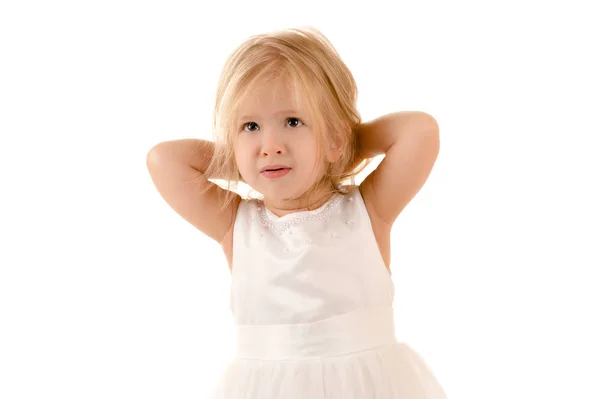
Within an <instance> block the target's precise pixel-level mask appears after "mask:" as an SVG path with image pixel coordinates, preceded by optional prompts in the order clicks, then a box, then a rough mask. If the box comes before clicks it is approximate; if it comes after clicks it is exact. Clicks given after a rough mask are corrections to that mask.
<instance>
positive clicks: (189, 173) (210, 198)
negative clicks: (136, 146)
mask: <svg viewBox="0 0 600 399" xmlns="http://www.w3.org/2000/svg"><path fill="white" fill-rule="evenodd" d="M146 163H147V166H148V171H149V172H150V176H151V177H152V181H153V182H154V185H155V187H156V189H157V190H158V192H159V193H160V195H161V196H162V198H163V199H164V200H165V201H166V202H167V203H168V204H169V206H171V208H173V210H175V211H176V212H177V213H178V214H179V215H180V216H181V217H183V218H184V219H185V220H186V221H188V222H189V223H190V224H192V225H193V226H194V227H196V228H197V229H198V230H200V231H202V232H203V233H204V234H206V235H207V236H209V237H211V238H212V239H214V240H215V241H217V242H218V243H222V242H223V239H224V238H225V235H226V234H227V233H228V232H229V230H230V229H231V227H232V225H233V223H234V221H235V214H236V211H237V207H238V204H239V202H240V199H241V197H240V196H238V195H236V196H235V199H234V201H233V202H232V203H231V204H230V205H229V206H228V207H227V208H225V209H224V210H221V209H220V207H221V201H220V195H219V192H223V191H225V190H224V189H222V188H221V187H219V186H218V185H216V184H214V183H212V182H210V181H209V180H208V179H207V178H206V177H205V176H204V175H203V174H202V173H201V172H200V171H198V170H197V169H194V168H193V167H191V166H190V165H187V164H185V163H183V162H172V161H169V160H167V159H162V158H161V156H160V154H159V153H150V154H148V158H147V162H146Z"/></svg>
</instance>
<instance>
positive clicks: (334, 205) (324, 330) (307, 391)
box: [213, 186, 446, 399]
mask: <svg viewBox="0 0 600 399" xmlns="http://www.w3.org/2000/svg"><path fill="white" fill-rule="evenodd" d="M393 299H394V284H393V282H392V279H391V276H390V274H389V272H388V270H387V268H386V267H385V263H384V261H383V259H382V257H381V253H380V252H379V249H378V246H377V242H376V240H375V236H374V234H373V230H372V228H371V222H370V219H369V215H368V213H367V210H366V207H365V203H364V201H363V199H362V197H361V194H360V191H359V190H358V187H356V186H348V187H346V194H343V195H342V194H335V195H334V196H333V197H332V198H331V199H330V200H329V201H328V202H327V203H326V204H324V205H323V206H321V207H320V208H319V209H316V210H313V211H303V212H297V213H293V214H289V215H285V216H283V217H277V216H276V215H274V214H273V213H272V212H270V211H269V210H268V209H267V208H265V207H264V205H263V204H262V202H261V201H258V200H243V201H242V202H241V203H240V206H239V209H238V213H237V216H236V220H235V225H234V232H233V262H232V283H231V302H230V305H231V311H232V313H233V316H234V320H235V323H236V325H237V327H236V328H237V332H236V333H237V350H236V356H235V358H234V359H233V360H232V361H231V363H230V364H229V365H228V366H227V368H226V369H225V371H224V372H223V374H222V376H221V379H220V381H219V383H218V385H217V387H216V390H215V392H214V396H213V397H214V398H216V399H245V398H248V399H250V398H251V399H275V398H277V399H283V398H285V399H300V398H302V399H325V398H328V399H352V398H357V399H358V398H360V399H366V398H369V399H371V398H373V399H425V398H427V399H430V398H435V399H440V398H445V397H446V396H445V394H444V391H443V389H442V387H441V386H440V384H439V383H438V381H437V380H436V378H435V376H434V375H433V373H432V371H431V369H430V368H429V367H428V365H427V364H426V363H425V361H424V360H423V359H422V358H421V357H420V355H418V354H417V353H416V352H415V351H414V350H413V349H411V348H410V347H409V346H408V345H407V344H405V343H402V342H399V341H397V339H396V337H395V330H394V314H393V307H392V303H393Z"/></svg>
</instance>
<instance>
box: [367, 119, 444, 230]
mask: <svg viewBox="0 0 600 399" xmlns="http://www.w3.org/2000/svg"><path fill="white" fill-rule="evenodd" d="M430 118H431V119H430V120H428V121H426V122H425V123H423V122H421V123H420V124H416V125H415V126H414V128H412V129H411V128H410V127H407V129H406V130H404V131H403V132H402V133H401V134H399V135H398V138H397V140H396V142H394V144H393V145H392V146H391V147H390V148H389V150H388V151H387V152H386V153H385V157H384V159H383V161H382V162H381V163H380V164H379V166H378V167H377V168H376V169H375V170H374V171H373V172H372V173H371V174H370V175H369V176H368V177H367V178H366V179H365V180H364V181H363V182H362V184H361V187H360V188H361V192H362V194H363V197H364V198H365V204H366V205H367V207H368V208H369V209H370V211H371V212H370V213H372V214H374V216H376V217H377V219H379V221H381V222H383V223H384V224H385V225H387V226H389V227H390V228H391V225H392V224H393V223H394V221H395V220H396V218H397V217H398V215H400V212H402V210H403V209H404V208H405V207H406V206H407V205H408V203H409V202H410V201H411V200H412V199H413V198H414V197H415V196H416V195H417V193H418V192H419V191H420V190H421V188H422V187H423V185H424V184H425V182H426V181H427V178H428V177H429V175H430V173H431V170H432V169H433V165H434V163H435V161H436V159H437V156H438V153H439V147H440V142H439V127H438V125H437V122H436V121H435V119H433V117H430Z"/></svg>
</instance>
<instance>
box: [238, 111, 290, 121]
mask: <svg viewBox="0 0 600 399" xmlns="http://www.w3.org/2000/svg"><path fill="white" fill-rule="evenodd" d="M281 114H288V115H290V114H292V115H298V114H299V112H298V111H296V110H293V109H286V110H284V111H279V112H275V114H274V115H281ZM254 118H255V115H245V116H241V117H240V119H254Z"/></svg>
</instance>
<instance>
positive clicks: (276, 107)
mask: <svg viewBox="0 0 600 399" xmlns="http://www.w3.org/2000/svg"><path fill="white" fill-rule="evenodd" d="M306 104H307V101H306V99H304V98H303V96H302V95H301V93H300V91H299V90H295V89H294V88H293V87H292V86H291V85H289V84H287V85H286V84H281V83H278V84H267V85H264V86H260V85H256V87H253V88H250V89H249V90H247V91H246V93H245V95H244V96H243V98H242V99H241V101H240V103H239V108H238V112H237V113H238V115H240V118H243V117H245V116H258V115H257V114H264V113H268V114H273V115H274V116H277V115H275V114H282V113H286V112H295V113H303V114H306V112H307V107H306Z"/></svg>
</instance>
